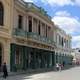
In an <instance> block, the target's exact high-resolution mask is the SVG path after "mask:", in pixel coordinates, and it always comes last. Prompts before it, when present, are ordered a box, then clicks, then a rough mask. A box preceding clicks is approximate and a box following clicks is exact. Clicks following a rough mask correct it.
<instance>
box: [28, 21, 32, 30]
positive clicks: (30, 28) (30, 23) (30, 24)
mask: <svg viewBox="0 0 80 80" xmlns="http://www.w3.org/2000/svg"><path fill="white" fill-rule="evenodd" d="M29 32H32V21H31V20H29Z"/></svg>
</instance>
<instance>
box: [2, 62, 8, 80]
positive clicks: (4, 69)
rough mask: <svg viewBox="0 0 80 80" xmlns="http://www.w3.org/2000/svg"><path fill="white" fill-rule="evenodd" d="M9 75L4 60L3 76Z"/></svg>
mask: <svg viewBox="0 0 80 80" xmlns="http://www.w3.org/2000/svg"><path fill="white" fill-rule="evenodd" d="M7 76H8V72H7V66H6V62H4V64H3V78H5V79H6V78H7Z"/></svg>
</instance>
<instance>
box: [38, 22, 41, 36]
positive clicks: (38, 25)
mask: <svg viewBox="0 0 80 80" xmlns="http://www.w3.org/2000/svg"><path fill="white" fill-rule="evenodd" d="M40 32H41V30H40V21H39V25H38V34H39V35H40V34H41V33H40Z"/></svg>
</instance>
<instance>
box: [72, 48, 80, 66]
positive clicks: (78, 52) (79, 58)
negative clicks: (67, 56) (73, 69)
mask: <svg viewBox="0 0 80 80" xmlns="http://www.w3.org/2000/svg"><path fill="white" fill-rule="evenodd" d="M71 54H72V56H73V62H74V63H75V64H80V48H74V49H72V53H71Z"/></svg>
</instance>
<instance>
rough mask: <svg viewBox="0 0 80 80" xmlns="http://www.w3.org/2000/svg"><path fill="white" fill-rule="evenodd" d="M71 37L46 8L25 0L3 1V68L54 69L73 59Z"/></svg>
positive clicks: (0, 1)
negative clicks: (5, 65) (57, 65)
mask: <svg viewBox="0 0 80 80" xmlns="http://www.w3.org/2000/svg"><path fill="white" fill-rule="evenodd" d="M70 50H71V37H70V36H69V35H67V34H65V32H64V31H62V30H61V29H60V28H59V27H57V26H56V25H55V24H54V23H53V22H52V20H51V17H50V16H49V15H47V13H46V11H44V9H42V8H40V7H37V6H36V5H34V4H33V3H27V2H24V1H23V0H0V67H1V65H2V64H3V62H6V63H7V66H8V70H10V71H15V70H28V69H44V68H53V67H54V66H55V63H56V62H60V63H62V62H65V63H70V62H71V59H72V58H71V54H70Z"/></svg>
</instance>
